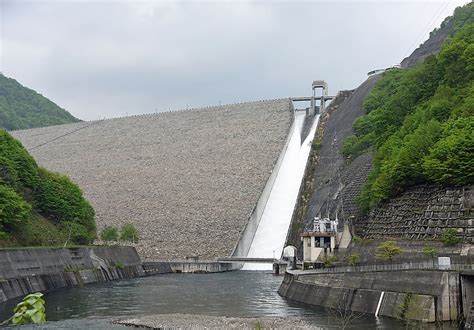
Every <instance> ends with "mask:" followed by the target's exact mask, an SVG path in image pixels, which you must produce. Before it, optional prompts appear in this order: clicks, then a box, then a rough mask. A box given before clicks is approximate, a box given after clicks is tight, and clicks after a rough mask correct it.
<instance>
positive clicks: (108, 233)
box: [100, 226, 119, 242]
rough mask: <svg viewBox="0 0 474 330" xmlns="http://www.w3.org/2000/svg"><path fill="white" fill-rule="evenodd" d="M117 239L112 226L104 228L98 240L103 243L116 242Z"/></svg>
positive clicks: (115, 228) (117, 236)
mask: <svg viewBox="0 0 474 330" xmlns="http://www.w3.org/2000/svg"><path fill="white" fill-rule="evenodd" d="M118 238H119V233H118V229H117V227H114V226H106V227H105V228H104V229H102V231H101V233H100V239H101V240H102V241H104V242H112V241H118Z"/></svg>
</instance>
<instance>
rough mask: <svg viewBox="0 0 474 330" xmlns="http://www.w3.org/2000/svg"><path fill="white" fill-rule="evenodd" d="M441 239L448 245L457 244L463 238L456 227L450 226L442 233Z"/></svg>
mask: <svg viewBox="0 0 474 330" xmlns="http://www.w3.org/2000/svg"><path fill="white" fill-rule="evenodd" d="M441 241H442V242H443V243H444V245H446V246H452V245H456V244H458V243H461V241H462V240H461V238H459V237H458V232H457V231H456V229H454V228H448V229H445V230H444V231H443V233H442V234H441Z"/></svg>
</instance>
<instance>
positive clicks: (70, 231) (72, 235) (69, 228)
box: [63, 222, 95, 245]
mask: <svg viewBox="0 0 474 330" xmlns="http://www.w3.org/2000/svg"><path fill="white" fill-rule="evenodd" d="M63 226H64V229H65V230H66V232H67V237H68V239H67V243H72V244H77V245H89V244H92V242H93V241H94V239H95V236H91V235H90V233H89V232H88V231H87V229H86V228H85V227H84V226H83V225H81V224H80V223H77V222H65V223H64V224H63Z"/></svg>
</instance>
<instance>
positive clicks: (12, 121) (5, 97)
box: [0, 74, 80, 130]
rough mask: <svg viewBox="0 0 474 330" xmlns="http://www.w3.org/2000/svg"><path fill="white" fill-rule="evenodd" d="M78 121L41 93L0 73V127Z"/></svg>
mask: <svg viewBox="0 0 474 330" xmlns="http://www.w3.org/2000/svg"><path fill="white" fill-rule="evenodd" d="M78 121H80V120H79V119H77V118H75V117H74V116H72V115H71V114H70V113H69V112H67V111H66V110H64V109H62V108H60V107H59V106H57V105H56V104H55V103H53V102H51V101H50V100H48V99H47V98H45V97H44V96H42V95H41V94H38V93H36V92H35V91H34V90H32V89H29V88H26V87H25V86H23V85H21V84H20V83H19V82H18V81H16V80H15V79H12V78H8V77H5V76H4V75H3V74H0V128H4V129H7V130H13V129H25V128H33V127H44V126H53V125H60V124H68V123H75V122H78Z"/></svg>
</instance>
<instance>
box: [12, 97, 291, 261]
mask: <svg viewBox="0 0 474 330" xmlns="http://www.w3.org/2000/svg"><path fill="white" fill-rule="evenodd" d="M291 108H292V105H291V102H290V100H289V99H280V100H272V101H261V102H249V103H241V104H234V105H224V106H219V107H212V108H203V109H196V110H190V111H180V112H168V113H160V114H153V115H143V116H135V117H126V118H119V119H111V120H104V121H97V122H88V123H77V124H70V125H62V126H56V127H46V128H40V129H31V130H23V131H15V132H13V135H14V136H15V137H16V138H18V139H19V140H20V141H21V142H22V143H23V144H24V145H25V147H26V148H27V149H29V150H30V152H31V154H32V155H33V156H34V157H35V159H36V160H37V161H38V163H39V164H40V165H42V166H45V167H46V168H48V169H50V170H53V171H57V172H60V173H64V174H67V175H69V176H70V177H71V178H72V179H73V180H74V181H75V182H77V183H78V184H79V185H80V187H81V188H82V189H83V191H84V193H85V196H86V198H88V199H89V200H90V201H91V203H92V205H93V206H94V208H95V210H96V214H97V222H98V226H99V229H100V228H103V227H104V226H106V225H117V226H120V225H123V224H125V223H133V224H135V225H136V226H137V227H138V229H139V231H140V233H141V240H140V242H139V244H138V246H137V250H138V251H139V253H140V255H141V257H142V258H145V259H167V258H182V257H185V256H191V255H197V256H200V257H202V258H215V257H222V256H228V255H230V253H231V252H232V249H233V247H234V245H235V244H236V243H237V240H238V238H239V235H240V232H241V231H242V230H243V228H244V226H245V224H246V221H247V217H248V215H249V214H250V212H251V210H252V208H253V206H254V205H255V203H256V202H257V200H258V197H259V195H260V192H261V190H262V189H263V187H264V185H265V182H266V180H267V178H268V176H269V174H270V173H271V171H272V168H273V164H274V163H275V162H276V160H277V158H278V156H279V154H280V152H281V150H282V148H283V145H284V143H285V139H286V136H287V133H288V131H289V128H290V125H291V122H292V113H291Z"/></svg>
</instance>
